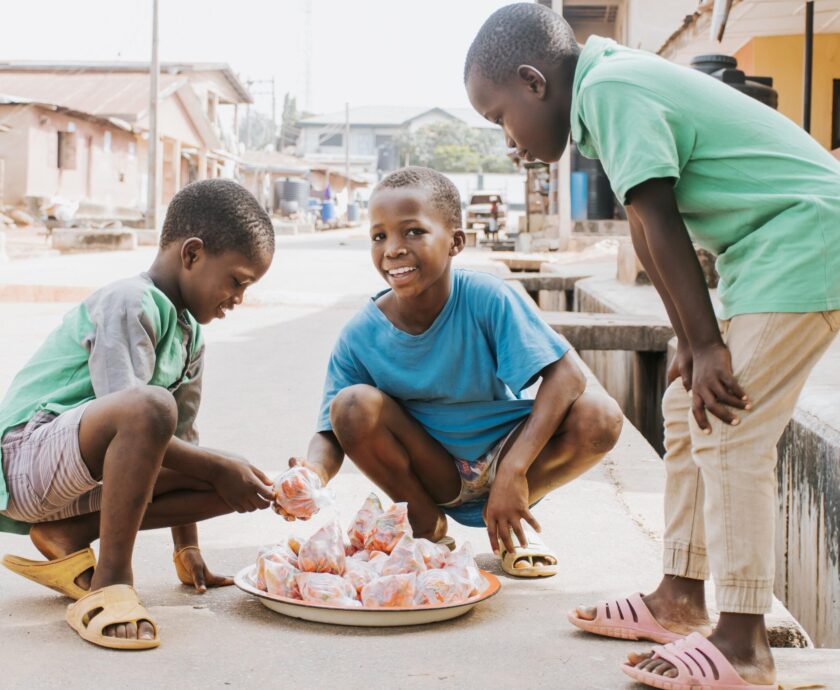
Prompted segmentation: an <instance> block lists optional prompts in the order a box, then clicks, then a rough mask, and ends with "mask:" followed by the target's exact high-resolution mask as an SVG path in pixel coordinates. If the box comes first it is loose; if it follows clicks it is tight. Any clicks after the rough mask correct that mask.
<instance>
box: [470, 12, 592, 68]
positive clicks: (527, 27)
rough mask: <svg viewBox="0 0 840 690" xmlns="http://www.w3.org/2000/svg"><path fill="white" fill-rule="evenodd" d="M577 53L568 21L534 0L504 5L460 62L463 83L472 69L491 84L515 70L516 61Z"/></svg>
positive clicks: (530, 62)
mask: <svg viewBox="0 0 840 690" xmlns="http://www.w3.org/2000/svg"><path fill="white" fill-rule="evenodd" d="M579 54H580V46H579V45H578V43H577V40H576V39H575V34H574V32H573V31H572V27H570V26H569V24H568V22H567V21H566V20H565V19H563V17H561V16H560V15H559V14H558V13H557V12H553V11H552V10H550V9H549V8H547V7H544V6H543V5H538V4H537V3H535V2H519V3H516V4H513V5H506V6H505V7H502V8H501V9H498V10H496V11H495V12H494V13H493V14H491V15H490V16H489V17H488V18H487V21H485V22H484V24H483V25H482V26H481V28H480V29H479V30H478V34H477V35H476V37H475V38H474V39H473V42H472V45H471V46H470V49H469V51H468V52H467V59H466V61H465V62H464V83H466V82H467V80H468V79H469V77H470V73H471V72H472V71H473V70H477V71H478V73H479V74H481V76H483V77H485V78H486V79H489V80H490V81H491V82H492V83H494V84H502V83H504V82H505V81H507V80H508V79H509V78H510V77H512V76H513V75H514V74H516V70H517V68H518V67H519V66H520V65H534V63H550V64H560V63H562V62H564V61H566V60H568V59H569V58H571V57H575V56H577V55H579Z"/></svg>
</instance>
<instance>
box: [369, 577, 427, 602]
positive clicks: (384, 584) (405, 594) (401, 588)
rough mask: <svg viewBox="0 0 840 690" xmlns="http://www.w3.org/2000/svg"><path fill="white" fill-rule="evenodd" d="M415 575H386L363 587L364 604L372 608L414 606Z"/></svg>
mask: <svg viewBox="0 0 840 690" xmlns="http://www.w3.org/2000/svg"><path fill="white" fill-rule="evenodd" d="M416 579H417V576H416V575H415V574H414V573H407V574H405V575H386V576H385V577H380V578H378V579H376V580H374V581H373V582H370V583H368V584H366V585H365V586H364V587H362V604H363V605H364V606H366V607H370V608H401V607H408V606H413V605H414V586H415V585H414V582H415V580H416Z"/></svg>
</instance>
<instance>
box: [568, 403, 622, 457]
mask: <svg viewBox="0 0 840 690" xmlns="http://www.w3.org/2000/svg"><path fill="white" fill-rule="evenodd" d="M576 422H577V426H578V429H577V430H576V431H577V434H578V435H580V436H582V437H584V438H585V439H586V445H587V446H588V447H589V448H591V449H592V450H593V451H594V452H596V453H599V454H601V453H608V452H609V451H611V450H612V449H613V448H614V447H615V444H616V443H618V437H619V436H620V435H621V427H622V426H623V425H624V413H623V412H622V411H621V408H620V407H619V405H618V403H617V402H616V401H615V400H613V399H612V398H611V397H610V396H608V395H600V394H599V395H592V396H591V397H589V398H588V399H587V401H586V406H585V408H584V409H583V410H581V413H580V414H579V415H578V416H577V418H576Z"/></svg>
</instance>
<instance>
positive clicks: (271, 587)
mask: <svg viewBox="0 0 840 690" xmlns="http://www.w3.org/2000/svg"><path fill="white" fill-rule="evenodd" d="M264 571H265V574H264V578H265V591H266V592H268V593H269V594H273V595H274V596H278V597H286V598H287V599H300V591H299V590H298V586H297V581H296V579H295V578H296V576H297V575H298V573H300V571H299V570H298V569H297V568H295V567H294V566H292V564H291V563H289V562H288V561H287V560H285V559H281V560H278V561H272V560H266V561H265V569H264Z"/></svg>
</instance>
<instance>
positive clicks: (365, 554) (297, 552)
mask: <svg viewBox="0 0 840 690" xmlns="http://www.w3.org/2000/svg"><path fill="white" fill-rule="evenodd" d="M295 469H297V468H295ZM301 469H304V470H305V468H301ZM305 471H306V472H309V470H305ZM296 474H301V475H302V473H296ZM316 480H317V477H316ZM294 481H295V482H296V483H298V482H299V487H303V488H302V490H301V493H303V492H306V491H310V490H311V491H316V492H317V491H319V490H320V491H323V488H322V487H320V480H318V481H317V482H314V481H311V477H307V476H305V475H302V476H298V477H296V478H295V479H294ZM275 488H278V487H275ZM287 488H288V487H287ZM279 493H281V495H282V497H283V500H286V501H287V503H288V504H289V505H295V507H297V508H299V509H300V512H301V513H304V514H306V516H307V517H309V516H311V515H312V514H314V513H315V512H317V510H318V505H317V504H316V502H315V501H310V502H309V503H307V502H306V500H305V499H304V498H303V496H294V495H292V496H290V495H289V494H290V493H291V494H294V493H295V492H294V491H288V490H287V491H285V492H283V491H282V490H281V492H279ZM316 496H319V494H316ZM278 502H279V498H278ZM283 508H284V510H287V511H288V512H291V511H289V509H288V508H287V507H286V506H285V505H284V506H283ZM347 537H348V539H349V543H345V540H344V535H343V534H342V532H341V527H340V526H339V524H338V521H337V520H336V521H333V522H331V523H329V524H328V525H326V526H325V527H322V528H321V529H319V530H318V531H317V532H315V534H313V535H312V537H310V538H309V539H308V540H305V541H302V540H300V539H298V538H296V537H290V538H289V539H288V541H287V542H286V543H284V544H278V545H276V546H272V547H270V548H267V549H263V550H262V551H261V552H260V554H259V556H258V557H257V570H256V585H257V587H259V588H260V589H261V590H263V591H266V592H268V593H269V594H271V595H273V596H280V597H285V598H288V599H298V600H303V601H308V602H315V603H319V604H329V605H333V606H345V607H362V606H364V607H371V608H401V607H415V606H425V605H437V606H439V605H447V604H454V603H458V602H461V601H465V600H466V599H469V598H470V597H472V596H475V595H476V594H478V593H479V592H480V591H482V590H483V588H484V586H485V582H484V578H482V576H481V573H480V571H479V569H478V566H477V565H476V563H475V560H474V559H473V556H472V553H471V551H470V548H469V545H464V546H463V547H462V548H460V549H458V550H457V551H454V552H450V551H449V549H448V548H447V547H446V546H443V545H441V544H436V543H434V542H431V541H429V540H428V539H415V538H414V537H413V536H412V532H411V526H410V525H409V523H408V512H407V505H406V504H405V503H395V504H393V505H392V506H390V507H389V508H388V509H387V510H383V508H382V504H381V503H380V502H379V498H377V496H376V495H375V494H370V496H368V497H367V499H366V500H365V502H364V504H363V505H362V507H361V509H360V510H359V512H358V513H357V514H356V516H355V518H354V519H353V521H352V523H351V524H350V528H349V529H348V530H347Z"/></svg>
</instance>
